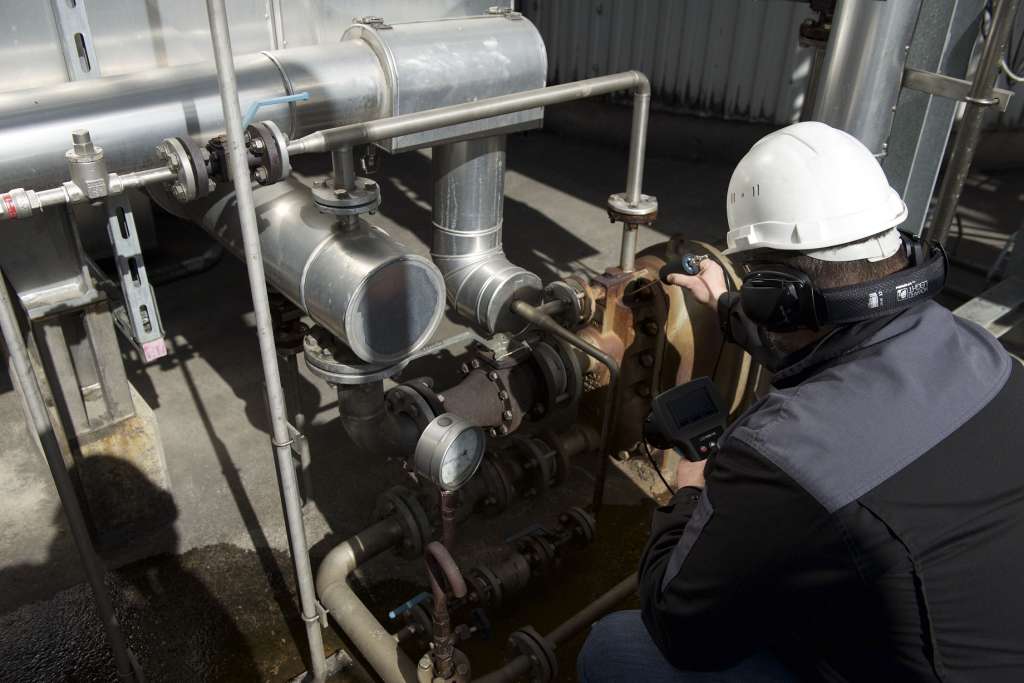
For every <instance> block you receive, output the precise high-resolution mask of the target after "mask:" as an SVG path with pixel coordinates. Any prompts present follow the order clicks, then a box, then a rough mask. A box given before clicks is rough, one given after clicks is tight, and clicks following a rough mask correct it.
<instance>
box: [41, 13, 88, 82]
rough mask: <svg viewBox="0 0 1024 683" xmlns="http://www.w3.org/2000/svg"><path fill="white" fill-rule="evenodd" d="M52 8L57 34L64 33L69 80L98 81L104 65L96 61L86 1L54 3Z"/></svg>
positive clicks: (61, 35)
mask: <svg viewBox="0 0 1024 683" xmlns="http://www.w3.org/2000/svg"><path fill="white" fill-rule="evenodd" d="M50 9H52V10H53V18H54V23H56V25H57V33H58V34H60V47H61V51H62V52H63V54H64V66H65V68H66V69H67V72H68V80H70V81H80V80H83V79H86V78H98V77H99V75H100V65H99V62H98V61H97V60H96V50H95V48H94V47H93V43H92V29H91V28H90V26H89V16H88V15H87V14H86V13H85V2H68V1H67V0H50Z"/></svg>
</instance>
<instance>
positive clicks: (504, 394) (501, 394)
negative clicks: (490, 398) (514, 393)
mask: <svg viewBox="0 0 1024 683" xmlns="http://www.w3.org/2000/svg"><path fill="white" fill-rule="evenodd" d="M498 398H500V399H501V400H502V401H507V400H508V392H507V391H505V390H504V389H502V390H501V391H499V392H498Z"/></svg>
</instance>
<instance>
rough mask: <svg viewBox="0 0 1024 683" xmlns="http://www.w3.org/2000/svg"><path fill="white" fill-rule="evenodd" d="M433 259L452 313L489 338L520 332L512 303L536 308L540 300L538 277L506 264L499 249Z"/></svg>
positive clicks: (508, 262)
mask: <svg viewBox="0 0 1024 683" xmlns="http://www.w3.org/2000/svg"><path fill="white" fill-rule="evenodd" d="M433 259H434V263H435V264H436V265H437V267H438V269H439V270H440V271H441V275H442V276H443V277H444V283H445V290H446V292H447V296H448V301H449V302H450V303H451V304H452V306H453V307H454V308H455V311H456V312H457V313H459V314H460V315H462V316H465V317H466V318H468V319H470V320H473V321H475V322H476V323H477V324H479V325H481V326H482V327H483V328H484V329H486V330H487V332H489V333H491V334H494V333H497V332H518V331H520V330H521V329H522V327H523V324H522V321H521V320H520V319H519V317H518V316H516V315H515V314H513V313H512V310H511V306H512V303H513V302H514V301H517V300H525V301H529V302H531V303H533V304H539V303H540V300H541V298H542V297H543V290H544V287H543V284H542V283H541V279H540V277H539V276H538V275H537V274H535V273H532V272H530V271H528V270H526V269H525V268H522V267H520V266H517V265H515V264H514V263H512V262H511V261H509V260H508V257H507V256H505V252H504V251H503V250H502V249H501V248H500V247H498V248H497V249H494V250H491V251H488V252H486V253H482V254H466V255H462V256H453V255H448V254H439V253H435V254H433Z"/></svg>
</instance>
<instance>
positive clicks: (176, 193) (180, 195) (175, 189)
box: [171, 183, 188, 202]
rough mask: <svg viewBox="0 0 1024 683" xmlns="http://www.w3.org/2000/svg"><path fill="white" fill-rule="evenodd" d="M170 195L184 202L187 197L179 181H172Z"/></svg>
mask: <svg viewBox="0 0 1024 683" xmlns="http://www.w3.org/2000/svg"><path fill="white" fill-rule="evenodd" d="M171 196H172V197H174V198H175V199H177V200H178V201H179V202H184V201H186V200H187V199H188V195H187V193H186V192H185V186H184V185H182V184H181V183H174V184H173V185H171Z"/></svg>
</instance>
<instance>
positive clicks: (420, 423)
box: [384, 384, 440, 432]
mask: <svg viewBox="0 0 1024 683" xmlns="http://www.w3.org/2000/svg"><path fill="white" fill-rule="evenodd" d="M384 403H385V405H386V406H387V409H388V412H389V413H391V414H392V415H406V416H408V417H409V418H411V419H412V421H413V422H415V423H416V428H417V429H418V430H419V431H420V432H422V431H423V430H424V429H426V428H427V425H429V424H430V422H431V420H433V419H434V418H435V417H437V416H438V415H439V414H440V413H435V412H434V410H433V409H432V408H431V406H430V404H429V403H428V402H427V399H425V398H423V395H422V394H420V392H418V391H416V390H415V389H414V388H412V387H409V386H406V385H405V384H399V385H398V386H397V387H393V388H391V389H390V390H389V391H388V393H387V394H386V395H385V396H384Z"/></svg>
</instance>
